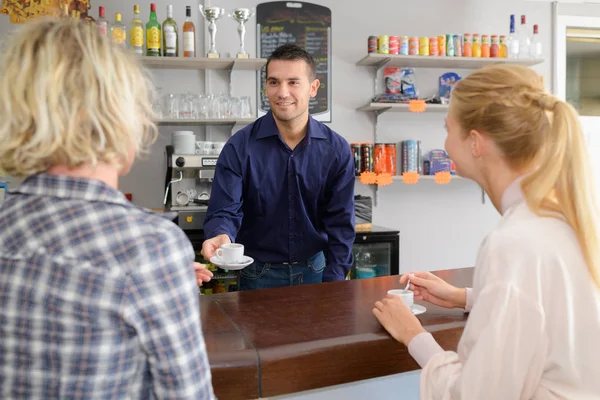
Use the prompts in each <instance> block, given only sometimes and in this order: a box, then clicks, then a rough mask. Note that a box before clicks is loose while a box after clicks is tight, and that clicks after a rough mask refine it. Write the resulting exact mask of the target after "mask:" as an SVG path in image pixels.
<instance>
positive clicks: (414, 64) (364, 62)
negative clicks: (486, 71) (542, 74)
mask: <svg viewBox="0 0 600 400" xmlns="http://www.w3.org/2000/svg"><path fill="white" fill-rule="evenodd" d="M543 62H544V60H533V59H527V60H514V59H509V58H474V57H436V56H405V55H400V54H378V53H370V54H367V55H366V56H364V57H363V58H362V59H361V60H360V61H359V62H357V63H356V65H360V66H371V67H377V68H382V67H398V68H444V69H449V68H457V69H478V68H482V67H485V66H486V65H491V64H518V65H524V66H532V65H536V64H541V63H543Z"/></svg>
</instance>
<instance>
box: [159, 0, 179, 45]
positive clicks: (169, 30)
mask: <svg viewBox="0 0 600 400" xmlns="http://www.w3.org/2000/svg"><path fill="white" fill-rule="evenodd" d="M162 28H163V56H165V57H177V56H178V55H179V34H178V31H177V23H176V22H175V20H174V19H173V6H172V5H168V6H167V19H165V22H163V26H162Z"/></svg>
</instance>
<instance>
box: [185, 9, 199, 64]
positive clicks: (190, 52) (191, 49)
mask: <svg viewBox="0 0 600 400" xmlns="http://www.w3.org/2000/svg"><path fill="white" fill-rule="evenodd" d="M183 56H184V57H196V27H195V26H194V23H193V22H192V7H190V6H186V7H185V23H184V24H183Z"/></svg>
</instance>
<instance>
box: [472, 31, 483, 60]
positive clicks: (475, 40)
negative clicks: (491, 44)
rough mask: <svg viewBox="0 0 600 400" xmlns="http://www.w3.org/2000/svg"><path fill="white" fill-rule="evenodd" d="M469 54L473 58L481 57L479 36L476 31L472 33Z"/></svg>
mask: <svg viewBox="0 0 600 400" xmlns="http://www.w3.org/2000/svg"><path fill="white" fill-rule="evenodd" d="M471 54H472V55H473V57H475V58H479V57H481V37H480V36H479V34H478V33H474V34H473V44H472V45H471Z"/></svg>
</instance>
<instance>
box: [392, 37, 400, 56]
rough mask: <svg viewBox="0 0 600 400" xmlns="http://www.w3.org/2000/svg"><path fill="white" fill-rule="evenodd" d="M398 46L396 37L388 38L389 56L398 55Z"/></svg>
mask: <svg viewBox="0 0 600 400" xmlns="http://www.w3.org/2000/svg"><path fill="white" fill-rule="evenodd" d="M399 46H400V43H399V41H398V36H390V54H398V49H399Z"/></svg>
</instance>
